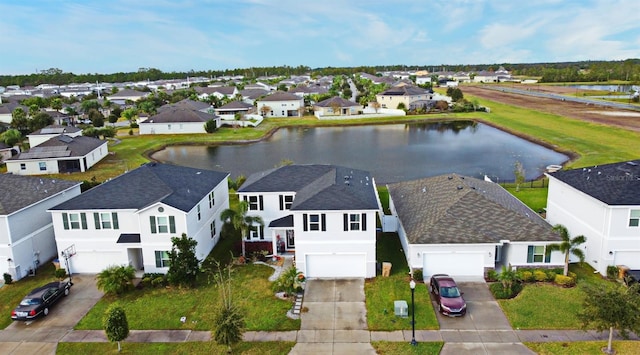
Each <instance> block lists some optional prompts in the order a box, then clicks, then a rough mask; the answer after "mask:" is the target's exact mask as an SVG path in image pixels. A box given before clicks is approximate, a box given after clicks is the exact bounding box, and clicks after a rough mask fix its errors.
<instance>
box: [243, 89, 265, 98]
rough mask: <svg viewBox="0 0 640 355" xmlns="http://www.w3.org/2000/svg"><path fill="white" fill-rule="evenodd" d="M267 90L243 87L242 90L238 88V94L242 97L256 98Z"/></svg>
mask: <svg viewBox="0 0 640 355" xmlns="http://www.w3.org/2000/svg"><path fill="white" fill-rule="evenodd" d="M268 92H269V91H267V90H264V89H244V90H240V95H242V97H246V98H249V99H257V98H259V97H260V96H262V95H265V94H266V93H268Z"/></svg>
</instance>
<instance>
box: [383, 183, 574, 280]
mask: <svg viewBox="0 0 640 355" xmlns="http://www.w3.org/2000/svg"><path fill="white" fill-rule="evenodd" d="M388 187H389V195H390V198H389V200H390V201H389V204H390V209H391V213H392V214H393V215H394V216H395V217H396V218H397V232H398V235H399V237H400V242H401V244H402V247H403V250H404V251H405V255H406V257H407V262H408V264H409V266H410V267H411V268H412V269H422V270H423V275H424V277H425V278H428V277H429V276H431V275H433V274H437V273H446V274H450V275H454V276H458V277H471V278H482V277H483V276H484V275H485V272H486V271H487V270H489V269H496V268H499V267H500V266H502V265H507V266H508V265H511V266H512V267H516V268H517V267H524V266H526V267H535V266H541V267H556V266H562V265H564V255H562V254H561V253H559V252H552V253H551V254H549V255H547V253H545V247H546V245H548V244H551V243H557V242H559V241H560V237H559V235H557V234H556V233H555V232H553V230H552V227H551V226H550V225H549V224H548V223H546V222H545V221H544V220H543V219H542V218H541V217H540V216H539V215H538V214H537V213H535V212H534V211H532V210H531V209H529V208H528V207H527V206H525V205H524V204H522V202H520V201H519V200H518V199H516V198H515V197H513V196H512V195H511V194H509V193H508V192H507V191H506V190H504V189H503V188H502V187H501V186H499V185H497V184H495V183H493V182H487V181H482V180H478V179H475V178H471V177H465V176H459V175H456V174H450V175H441V176H436V177H432V178H426V179H420V180H413V181H407V182H400V183H396V184H391V185H389V186H388Z"/></svg>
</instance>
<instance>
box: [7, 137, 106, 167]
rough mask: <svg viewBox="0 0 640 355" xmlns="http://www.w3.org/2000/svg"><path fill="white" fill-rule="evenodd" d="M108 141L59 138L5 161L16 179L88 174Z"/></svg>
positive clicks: (102, 153)
mask: <svg viewBox="0 0 640 355" xmlns="http://www.w3.org/2000/svg"><path fill="white" fill-rule="evenodd" d="M108 153H109V150H108V148H107V141H104V140H101V139H97V138H92V137H85V136H77V137H71V136H68V135H64V134H61V135H58V136H55V137H53V138H49V139H48V140H47V141H45V142H42V143H40V144H38V145H37V146H35V147H33V148H31V149H29V150H27V151H24V152H22V153H20V154H18V155H16V156H14V157H12V158H9V159H7V160H6V162H5V163H6V164H7V171H8V172H10V173H13V174H16V175H42V174H61V173H70V172H78V171H87V170H89V169H90V168H91V167H92V166H94V165H95V164H97V163H98V162H99V161H100V160H102V159H103V158H104V157H106V156H107V154H108Z"/></svg>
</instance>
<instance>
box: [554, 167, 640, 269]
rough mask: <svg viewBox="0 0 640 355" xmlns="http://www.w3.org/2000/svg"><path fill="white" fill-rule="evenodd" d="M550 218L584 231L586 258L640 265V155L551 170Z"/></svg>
mask: <svg viewBox="0 0 640 355" xmlns="http://www.w3.org/2000/svg"><path fill="white" fill-rule="evenodd" d="M547 176H548V177H549V194H548V197H547V220H548V221H549V223H551V224H562V225H563V226H565V227H566V228H567V230H568V231H569V233H570V235H571V237H575V236H578V235H584V236H585V237H586V239H587V242H586V243H585V244H583V247H584V249H585V250H584V252H585V261H586V262H588V263H589V264H590V265H591V266H592V267H593V268H594V269H596V270H597V271H598V272H599V273H600V274H602V275H606V272H607V266H609V265H624V266H627V267H629V268H631V269H640V160H634V161H629V162H619V163H613V164H606V165H600V166H592V167H586V168H580V169H573V170H561V171H557V172H555V173H549V174H547Z"/></svg>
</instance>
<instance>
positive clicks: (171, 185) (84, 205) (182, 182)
mask: <svg viewBox="0 0 640 355" xmlns="http://www.w3.org/2000/svg"><path fill="white" fill-rule="evenodd" d="M227 176H229V174H228V173H224V172H218V171H212V170H204V169H195V168H187V167H182V166H177V165H169V164H159V163H148V164H145V165H142V166H141V167H139V168H137V169H135V170H132V171H130V172H128V173H125V174H122V175H120V176H118V177H117V178H115V179H113V180H109V181H107V182H105V183H103V184H102V185H98V186H96V187H94V188H93V189H91V190H89V191H86V192H84V193H83V194H82V195H80V196H78V197H76V198H73V199H71V200H69V201H67V202H64V203H62V204H60V205H58V206H56V207H54V208H52V210H87V209H108V210H114V209H141V208H144V207H146V206H149V205H151V204H154V203H157V202H162V203H164V204H167V205H169V206H173V207H175V208H177V209H179V210H181V211H185V212H187V211H189V210H191V209H192V208H193V207H194V206H195V205H196V204H197V203H198V201H200V200H201V199H202V198H203V197H204V196H206V195H207V194H208V193H209V192H210V191H211V190H213V189H214V188H215V187H216V186H217V185H218V184H219V183H220V182H221V181H226V179H227Z"/></svg>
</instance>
